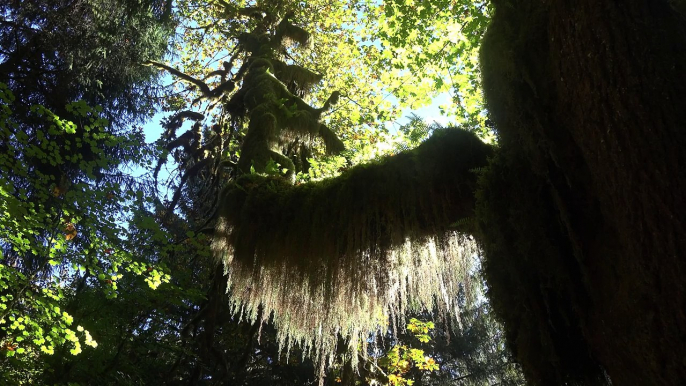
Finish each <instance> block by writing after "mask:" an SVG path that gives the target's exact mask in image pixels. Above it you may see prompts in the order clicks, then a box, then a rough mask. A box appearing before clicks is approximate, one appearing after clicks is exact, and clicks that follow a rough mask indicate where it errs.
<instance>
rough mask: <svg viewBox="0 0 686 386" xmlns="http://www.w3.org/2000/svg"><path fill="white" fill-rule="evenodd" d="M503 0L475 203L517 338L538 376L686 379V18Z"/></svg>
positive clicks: (589, 2)
mask: <svg viewBox="0 0 686 386" xmlns="http://www.w3.org/2000/svg"><path fill="white" fill-rule="evenodd" d="M494 3H495V4H494V5H495V9H496V10H495V14H494V17H493V21H492V24H491V26H490V27H489V31H488V33H487V36H486V37H485V39H484V43H483V48H482V66H483V81H484V89H485V94H486V99H487V103H488V106H489V111H490V113H491V114H492V119H493V120H494V121H495V123H496V126H497V128H498V130H499V134H500V137H501V138H500V140H501V145H502V148H501V150H502V151H501V153H500V155H499V156H498V157H497V158H496V159H495V160H494V161H493V164H492V166H491V171H490V173H488V174H487V175H486V176H485V177H484V179H483V184H482V187H483V192H482V195H481V198H480V204H479V209H478V210H479V215H478V216H479V219H480V222H481V229H482V237H483V240H484V244H485V250H486V257H487V261H486V264H485V272H486V275H487V279H488V280H489V287H490V289H491V292H490V295H491V297H492V299H493V303H494V307H495V309H496V312H497V313H498V315H499V316H500V318H501V319H502V320H503V322H504V323H505V327H506V332H507V336H508V340H509V341H510V343H511V344H512V346H513V349H514V351H515V353H516V355H517V356H518V359H519V360H520V362H522V364H523V366H524V369H525V372H526V373H527V376H528V377H529V379H530V380H531V381H533V382H535V383H538V384H554V383H558V384H561V383H564V382H570V381H575V382H580V383H592V382H596V383H604V382H606V380H605V372H606V374H607V375H609V377H610V378H611V380H612V384H613V385H620V386H621V385H648V384H660V385H678V384H682V383H683V380H684V379H686V314H685V313H686V290H685V288H684V287H685V286H686V280H684V276H685V275H684V273H685V272H686V264H685V262H684V258H685V254H686V252H684V251H686V236H685V232H684V230H685V229H684V228H685V226H684V218H685V214H686V200H685V199H684V192H685V191H686V173H685V172H684V169H683V167H684V166H686V151H684V149H685V146H686V130H685V128H686V77H685V76H684V75H685V74H686V71H685V70H686V33H685V32H686V31H685V28H684V26H685V25H686V24H685V23H684V19H683V17H682V16H681V15H680V14H679V13H678V12H676V11H675V10H674V9H673V8H672V7H671V6H670V4H669V3H668V2H667V1H657V0H641V1H630V2H629V1H627V2H619V1H611V0H580V1H518V0H510V1H507V0H500V1H494ZM505 189H506V190H505ZM504 192H507V194H508V195H507V196H503V193H504Z"/></svg>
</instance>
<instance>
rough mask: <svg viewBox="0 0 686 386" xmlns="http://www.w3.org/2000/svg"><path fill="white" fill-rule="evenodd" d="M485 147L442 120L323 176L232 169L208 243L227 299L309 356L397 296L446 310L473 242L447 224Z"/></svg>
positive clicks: (370, 323)
mask: <svg viewBox="0 0 686 386" xmlns="http://www.w3.org/2000/svg"><path fill="white" fill-rule="evenodd" d="M490 153H491V148H490V147H489V146H487V145H485V144H484V143H482V142H481V141H480V140H479V139H478V138H477V137H476V136H474V135H473V134H471V133H469V132H466V131H463V130H458V129H448V130H440V131H437V132H436V133H435V134H434V135H433V136H432V137H431V138H430V139H429V140H427V141H426V142H425V143H424V144H422V145H420V146H419V147H418V148H417V149H414V150H411V151H406V152H403V153H400V154H397V155H394V156H392V157H388V158H385V159H383V160H380V161H378V162H374V163H371V164H367V165H361V166H357V167H355V168H352V169H351V170H349V171H347V172H345V173H344V174H343V175H341V176H340V177H338V178H335V179H332V180H326V181H321V182H316V183H309V184H303V185H299V186H292V185H290V184H289V183H287V182H284V181H283V180H282V179H279V178H264V177H259V176H257V175H246V176H244V177H243V178H241V179H239V180H238V181H237V182H236V183H234V184H231V185H230V186H228V187H227V188H226V190H225V191H224V193H223V195H222V199H221V202H222V206H221V208H220V212H219V213H220V215H219V219H218V223H217V226H216V234H215V237H214V243H213V248H214V251H215V253H216V255H217V256H218V257H220V258H221V259H222V260H223V261H224V263H225V266H226V271H227V275H228V280H229V285H230V287H231V288H232V294H233V302H234V305H235V307H236V308H237V309H241V307H242V309H243V310H244V311H245V312H247V314H248V315H250V316H251V317H252V318H255V317H256V315H257V310H258V308H259V307H260V305H262V306H263V307H265V309H266V310H268V311H269V312H266V313H264V315H265V317H267V316H268V315H269V314H270V312H272V313H273V314H272V316H273V318H274V322H275V323H276V324H277V326H279V333H280V339H282V342H284V343H285V340H286V337H290V339H291V340H293V339H295V341H301V342H302V343H304V344H305V346H311V347H313V348H314V350H315V353H316V354H317V355H320V354H322V353H323V354H329V353H331V352H332V351H331V350H333V349H334V348H335V343H336V342H335V339H336V335H335V332H340V333H342V334H344V335H350V336H351V337H352V339H353V341H354V342H359V340H358V339H361V338H362V339H363V338H364V337H365V336H366V334H368V333H369V332H370V331H375V330H377V329H379V328H382V326H383V323H384V322H385V315H387V314H388V313H390V314H392V315H395V316H397V317H401V315H402V312H403V311H404V309H405V308H406V307H411V308H422V307H432V306H433V304H434V302H436V303H437V305H438V306H439V307H440V308H441V309H443V310H454V307H456V304H455V303H454V299H457V291H458V284H459V283H460V282H461V281H462V280H463V279H464V278H465V277H466V273H467V271H468V270H469V263H468V262H469V261H470V258H471V256H472V254H473V253H475V251H474V249H473V248H474V244H473V242H472V241H471V239H470V238H469V237H467V236H464V235H460V234H458V233H456V232H455V231H454V230H452V229H451V228H450V224H452V223H454V222H455V221H456V220H459V219H462V218H465V217H470V216H472V215H473V208H474V190H475V188H476V174H475V173H474V172H471V171H470V170H472V169H475V168H479V167H481V166H483V165H485V164H486V159H487V156H488V155H489V154H490ZM384 328H385V327H384ZM363 340H364V339H363ZM355 344H356V343H355ZM355 344H353V345H352V346H351V347H355Z"/></svg>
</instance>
